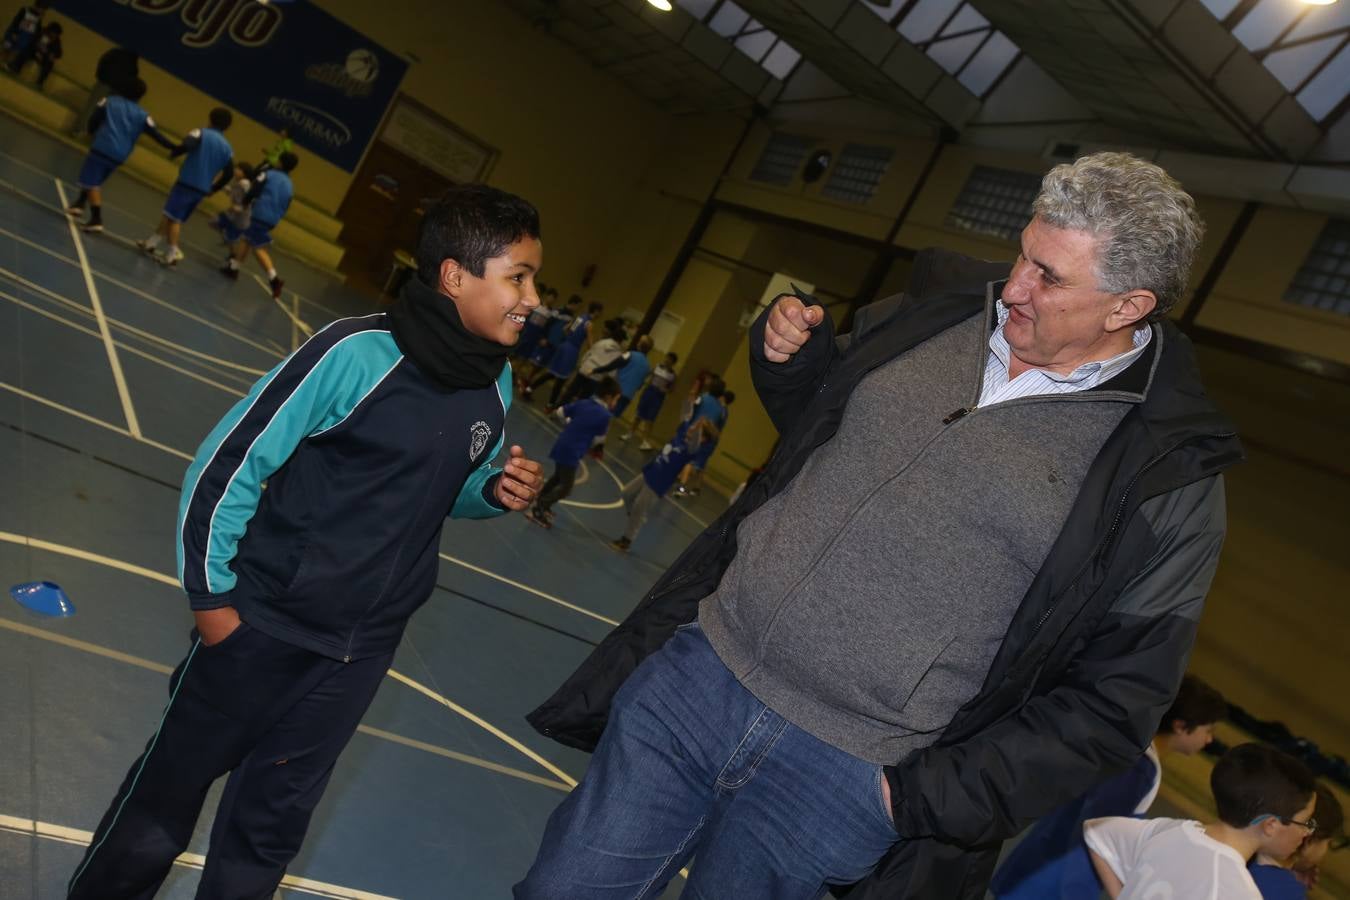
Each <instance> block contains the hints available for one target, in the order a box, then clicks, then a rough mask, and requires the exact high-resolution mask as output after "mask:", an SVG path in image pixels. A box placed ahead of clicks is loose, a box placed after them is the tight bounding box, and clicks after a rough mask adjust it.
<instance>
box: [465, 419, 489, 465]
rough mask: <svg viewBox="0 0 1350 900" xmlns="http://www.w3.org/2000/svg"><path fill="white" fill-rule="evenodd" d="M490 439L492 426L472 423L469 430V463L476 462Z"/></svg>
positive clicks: (484, 423)
mask: <svg viewBox="0 0 1350 900" xmlns="http://www.w3.org/2000/svg"><path fill="white" fill-rule="evenodd" d="M490 437H492V426H491V425H489V424H488V423H486V422H474V423H473V426H472V427H470V428H469V462H478V457H480V456H482V455H483V451H484V450H486V449H487V445H488V439H489V438H490Z"/></svg>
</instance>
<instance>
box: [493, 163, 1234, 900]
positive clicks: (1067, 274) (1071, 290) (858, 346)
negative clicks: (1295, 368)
mask: <svg viewBox="0 0 1350 900" xmlns="http://www.w3.org/2000/svg"><path fill="white" fill-rule="evenodd" d="M1034 210H1035V217H1034V218H1033V220H1032V222H1031V224H1030V225H1028V226H1027V228H1026V229H1025V230H1024V231H1023V233H1022V236H1021V252H1020V254H1019V256H1018V259H1017V262H1016V263H1015V264H1014V266H1013V268H1012V271H1011V272H1010V273H1009V272H1007V270H1006V268H1003V267H991V265H990V264H988V263H981V262H977V261H974V260H970V259H967V258H964V257H959V256H956V255H955V254H951V253H944V252H941V251H929V252H926V253H924V254H920V256H919V258H918V260H917V262H916V266H915V274H914V277H913V281H912V283H911V285H910V290H909V291H908V292H907V293H906V294H905V295H902V296H900V297H895V298H891V299H889V300H883V301H881V302H879V303H877V304H875V305H873V306H870V307H867V308H865V309H863V310H861V311H860V312H859V314H858V316H857V318H856V321H855V324H854V328H853V331H852V333H851V334H849V335H846V336H844V337H842V338H839V339H837V340H836V339H835V338H834V336H833V334H832V333H831V326H830V322H829V319H828V318H827V317H826V315H825V313H824V310H822V309H821V308H820V307H819V306H815V305H809V303H808V302H804V301H803V300H802V299H801V298H795V297H781V298H779V299H778V301H777V302H776V303H775V305H774V306H773V307H772V308H771V309H770V310H769V311H768V312H767V313H766V314H765V315H764V316H762V317H761V320H760V321H759V322H758V323H757V324H756V326H755V331H754V334H753V336H752V340H751V347H752V348H754V352H753V353H752V357H753V358H752V363H751V365H752V370H753V374H754V379H755V384H756V387H757V389H758V391H759V394H760V397H761V399H762V400H763V402H764V405H765V407H766V408H767V409H768V411H769V413H770V415H771V416H772V417H773V419H774V423H775V425H776V426H777V427H778V429H779V431H780V432H781V434H782V440H781V443H780V446H779V448H778V451H777V452H776V453H775V455H774V458H773V460H772V461H771V463H770V464H769V466H768V468H767V469H766V470H765V472H764V473H763V475H762V476H761V477H760V478H758V479H757V480H756V481H755V482H753V483H752V484H751V485H750V486H749V487H748V488H747V489H746V491H745V492H744V495H743V496H742V497H741V499H740V500H739V501H738V502H737V503H736V505H735V506H733V507H732V508H731V509H730V510H728V511H727V513H726V514H724V515H723V516H722V518H721V519H720V520H719V521H718V522H716V523H715V524H714V525H713V526H712V527H711V528H709V529H708V530H707V531H706V532H704V534H703V535H702V536H700V537H699V538H698V539H696V540H695V541H694V543H693V544H692V545H691V546H690V547H689V549H688V550H687V551H686V552H685V553H684V554H683V555H682V556H681V557H680V559H679V560H678V561H677V562H676V563H675V565H674V566H673V567H672V568H671V570H670V571H669V572H668V573H667V574H666V575H665V576H664V577H663V578H662V579H660V580H659V581H658V582H657V584H656V585H655V587H653V589H652V590H651V592H650V593H649V594H648V595H647V597H646V598H644V600H643V601H642V603H641V604H640V605H639V606H638V608H637V609H636V610H635V611H634V612H633V613H632V615H630V616H629V618H628V620H627V621H625V622H624V623H623V624H622V625H620V626H619V627H618V628H617V629H616V630H615V631H614V632H613V634H611V635H610V636H609V637H608V638H607V639H606V640H605V641H604V643H603V644H602V645H601V646H600V647H599V648H598V649H597V650H596V651H595V652H594V653H593V654H592V656H591V657H590V658H589V659H588V660H587V661H586V662H585V663H584V664H583V665H582V667H581V668H580V670H578V672H577V673H576V674H575V675H573V676H572V678H571V679H570V680H569V681H568V682H567V683H566V684H565V685H564V686H563V687H562V688H561V689H560V690H559V691H558V692H557V693H556V694H555V695H554V696H553V698H551V699H550V700H549V701H548V702H547V703H546V704H545V705H544V706H542V707H540V708H539V709H538V710H536V711H535V712H534V713H533V714H532V716H531V721H532V722H533V723H534V725H535V726H536V727H537V728H539V729H540V730H541V731H542V732H543V733H544V734H547V735H550V736H552V737H554V738H556V739H558V740H560V741H562V742H564V743H567V744H570V745H572V746H577V747H582V748H585V749H591V748H594V749H595V757H594V759H593V760H592V762H591V766H590V769H589V771H588V772H587V774H586V777H585V779H584V780H583V782H582V783H581V785H580V786H579V787H578V789H577V790H576V791H575V792H574V793H573V794H571V795H570V796H569V797H568V798H567V799H566V800H565V801H564V802H563V803H562V805H561V806H560V807H559V808H558V810H557V811H556V812H555V813H554V815H553V817H552V818H551V819H550V820H549V824H548V828H547V831H546V833H545V836H544V841H543V846H542V848H541V850H540V853H539V856H538V858H537V860H536V861H535V864H534V866H533V868H532V869H531V870H530V873H529V875H528V876H527V877H526V879H525V881H524V882H522V883H521V885H519V886H518V888H517V895H518V896H520V897H527V898H541V897H569V898H570V897H586V898H588V900H599V898H610V897H614V898H618V897H650V896H656V895H658V894H659V893H660V892H661V890H662V888H663V886H664V885H665V884H666V883H667V882H668V881H669V879H670V878H671V877H672V876H673V874H674V873H675V872H677V871H678V870H679V869H680V867H681V866H683V865H684V864H685V863H686V862H687V861H688V860H689V859H690V858H691V857H692V858H696V862H695V865H694V869H693V872H692V875H691V879H690V884H689V887H688V891H689V892H692V896H696V897H705V898H713V897H728V898H730V897H734V898H737V900H745V898H766V900H767V898H773V900H784V898H808V897H817V896H819V895H820V894H821V893H822V892H823V891H824V890H825V889H826V887H827V886H829V885H836V884H848V883H851V882H856V881H859V880H862V881H863V883H862V884H861V885H860V886H859V887H858V888H856V889H855V891H854V894H853V896H859V897H865V898H882V897H884V898H941V900H951V898H979V897H983V895H984V890H985V884H986V883H987V881H988V877H989V873H990V871H991V869H992V867H993V864H994V861H995V859H996V857H997V854H998V846H999V842H1000V841H1001V840H1003V839H1004V838H1007V837H1010V836H1011V835H1013V834H1015V833H1016V832H1017V831H1018V830H1019V829H1020V828H1021V827H1023V826H1024V825H1025V824H1027V823H1028V822H1029V821H1031V820H1033V819H1035V818H1036V817H1038V816H1040V815H1042V814H1044V813H1046V812H1048V811H1049V810H1051V809H1053V808H1054V807H1055V806H1057V805H1058V804H1060V803H1062V802H1063V801H1065V800H1068V799H1070V798H1071V797H1074V796H1076V795H1077V794H1080V793H1082V792H1083V791H1084V790H1086V789H1087V788H1088V787H1090V786H1091V785H1092V784H1093V783H1095V782H1097V781H1098V780H1100V779H1102V778H1105V777H1107V776H1108V775H1110V774H1112V773H1113V772H1115V771H1118V770H1120V769H1122V768H1124V767H1126V766H1128V765H1129V764H1130V763H1132V762H1133V761H1134V760H1135V759H1136V758H1137V757H1138V756H1139V754H1140V753H1142V752H1143V750H1144V748H1145V746H1146V745H1147V744H1148V742H1149V739H1150V737H1151V736H1152V735H1153V733H1154V731H1155V730H1156V726H1157V723H1158V719H1159V717H1160V716H1161V715H1162V713H1163V711H1164V710H1165V709H1166V708H1167V706H1168V704H1169V702H1170V701H1171V699H1172V697H1173V694H1174V692H1175V691H1176V689H1177V686H1178V685H1179V683H1180V681H1181V676H1182V673H1183V671H1184V670H1185V667H1186V659H1187V656H1188V654H1189V652H1190V648H1191V644H1192V641H1193V639H1194V637H1195V631H1196V625H1197V621H1198V619H1199V615H1200V610H1201V606H1202V604H1203V600H1204V596H1205V593H1206V591H1207V589H1208V587H1209V583H1210V580H1211V578H1212V576H1213V574H1214V569H1215V567H1216V565H1217V561H1218V555H1219V548H1220V545H1221V544H1222V541H1223V535H1224V527H1225V526H1224V500H1223V487H1222V480H1221V477H1220V472H1222V471H1223V469H1225V468H1226V467H1228V466H1229V465H1231V464H1233V463H1235V462H1237V461H1238V460H1239V459H1240V458H1241V453H1242V451H1241V448H1240V446H1239V444H1238V442H1237V440H1236V437H1235V435H1234V431H1233V427H1232V425H1230V424H1229V423H1228V422H1227V421H1226V420H1225V419H1224V418H1223V417H1222V416H1220V415H1219V413H1218V412H1217V411H1216V410H1215V409H1214V408H1213V406H1211V405H1210V403H1209V401H1208V400H1207V399H1206V398H1205V395H1204V390H1203V388H1202V387H1201V384H1200V380H1199V376H1198V373H1197V372H1196V367H1195V362H1194V359H1193V357H1192V354H1191V351H1190V347H1189V344H1188V342H1187V341H1186V339H1185V338H1184V337H1183V336H1182V335H1181V334H1180V333H1179V332H1178V331H1177V330H1176V328H1174V327H1173V326H1172V325H1171V324H1170V323H1169V322H1168V321H1167V319H1166V318H1165V315H1166V313H1167V311H1168V310H1169V309H1170V308H1171V307H1172V306H1173V305H1174V304H1175V303H1176V301H1177V300H1178V299H1179V298H1180V297H1181V295H1182V292H1183V291H1184V289H1185V286H1186V281H1187V276H1188V273H1189V270H1190V266H1191V261H1192V259H1193V258H1194V254H1195V249H1196V246H1197V245H1198V244H1199V242H1200V238H1201V234H1202V227H1203V226H1202V225H1201V223H1200V220H1199V217H1198V216H1197V215H1196V212H1195V206H1194V202H1193V201H1192V199H1191V198H1190V196H1189V195H1187V194H1186V193H1185V192H1184V191H1183V190H1182V189H1181V187H1180V185H1178V184H1177V182H1176V181H1174V180H1173V179H1171V178H1170V177H1168V176H1167V174H1166V173H1165V172H1163V171H1162V170H1161V169H1159V168H1158V167H1156V166H1154V165H1151V164H1149V163H1146V162H1143V161H1141V160H1138V159H1134V158H1132V157H1130V156H1128V155H1124V154H1114V153H1104V154H1097V155H1095V156H1090V157H1086V158H1084V159H1080V160H1078V161H1077V162H1076V163H1073V164H1072V165H1063V166H1059V167H1057V168H1055V169H1054V170H1052V171H1051V172H1050V173H1049V175H1047V176H1046V178H1045V180H1044V182H1043V184H1042V188H1041V192H1040V195H1039V196H1038V197H1037V199H1036V202H1035V205H1034ZM808 300H809V298H808ZM672 634H673V637H672ZM639 663H641V665H638V664H639ZM620 685H622V690H619V687H620ZM616 692H617V693H616ZM597 742H598V746H597Z"/></svg>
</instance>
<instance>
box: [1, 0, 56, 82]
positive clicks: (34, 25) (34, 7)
mask: <svg viewBox="0 0 1350 900" xmlns="http://www.w3.org/2000/svg"><path fill="white" fill-rule="evenodd" d="M49 5H50V3H49V0H38V2H37V3H33V4H29V5H28V6H20V7H19V11H18V12H16V13H15V14H14V18H13V19H11V20H10V22H9V27H8V28H6V29H5V36H4V38H3V39H0V49H3V50H4V52H5V53H8V54H13V55H14V57H18V56H20V55H21V54H23V53H24V52H25V51H26V50H27V49H28V48H29V47H31V46H32V45H33V42H34V41H36V40H37V36H38V32H39V31H40V30H41V29H42V17H43V15H44V14H46V12H47V7H48V6H49ZM15 71H17V70H15Z"/></svg>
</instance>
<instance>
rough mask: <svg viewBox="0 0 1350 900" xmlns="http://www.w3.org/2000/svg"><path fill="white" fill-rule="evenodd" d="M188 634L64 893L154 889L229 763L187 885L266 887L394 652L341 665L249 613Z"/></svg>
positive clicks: (223, 899)
mask: <svg viewBox="0 0 1350 900" xmlns="http://www.w3.org/2000/svg"><path fill="white" fill-rule="evenodd" d="M193 638H194V640H193V644H192V648H191V649H190V650H189V651H188V654H187V657H186V658H185V659H184V660H183V661H182V662H181V663H179V664H178V668H177V669H175V670H174V672H173V675H172V676H171V677H170V679H169V703H168V706H166V707H165V709H164V713H163V718H162V719H161V721H160V724H159V727H158V729H157V730H156V732H155V734H154V735H153V736H152V737H151V738H150V742H149V743H148V744H147V745H146V748H145V752H144V753H143V754H141V757H140V758H139V759H137V760H136V762H135V763H133V764H132V766H131V770H130V771H129V772H128V773H127V776H126V778H125V779H124V780H123V782H122V786H121V787H120V788H118V790H117V795H116V796H115V797H114V798H113V801H112V805H111V806H109V808H108V811H107V812H106V813H104V815H103V820H102V821H101V822H99V824H98V829H97V830H96V831H95V832H94V837H93V840H92V841H91V842H90V844H89V848H88V849H87V850H86V851H85V854H84V858H83V859H82V860H80V864H79V866H78V867H76V869H75V872H74V874H73V875H72V877H71V881H70V891H69V896H70V897H71V898H79V900H85V898H88V900H95V898H97V900H131V898H136V900H149V898H151V897H153V896H154V895H155V891H156V890H158V889H159V886H160V883H161V882H163V881H164V879H165V877H166V876H167V875H168V873H169V869H170V867H171V866H172V865H173V860H174V857H176V856H178V854H179V853H182V852H183V851H184V850H186V849H187V846H188V842H189V840H191V838H192V830H193V826H194V825H195V824H196V821H197V817H198V815H199V813H200V812H201V808H202V802H203V800H204V799H205V798H206V792H207V789H208V788H210V786H211V783H212V782H213V781H215V780H216V779H217V778H219V777H220V776H221V775H224V774H225V773H227V772H228V773H230V777H229V780H228V781H227V782H226V784H225V793H224V795H223V796H222V797H221V798H220V807H219V809H218V810H217V811H216V818H215V825H214V827H213V828H212V829H211V840H210V847H209V849H208V851H207V855H206V868H205V870H204V871H203V872H202V877H201V886H200V887H199V888H198V891H197V897H198V898H199V900H227V898H228V900H244V898H260V900H267V898H271V897H272V895H273V892H274V891H275V890H276V886H277V883H278V882H279V881H280V880H281V878H282V876H283V875H284V874H285V872H286V866H287V864H289V863H290V861H291V860H292V859H293V858H294V857H295V854H296V853H297V852H299V850H300V845H301V843H302V842H303V841H304V837H305V830H306V829H307V828H308V827H309V820H310V816H311V815H312V814H313V812H314V807H315V806H316V805H317V804H318V802H319V798H320V797H321V796H323V791H324V788H325V787H327V785H328V779H329V777H330V776H331V775H332V774H333V765H334V763H335V762H336V761H337V758H338V755H339V754H340V753H341V752H342V749H343V747H345V746H346V745H347V741H348V740H350V739H351V736H352V734H353V733H354V732H355V731H356V726H357V725H358V724H359V723H360V721H361V717H362V715H364V714H365V711H366V709H367V707H369V706H370V703H371V701H372V700H373V699H374V697H375V691H376V690H377V689H378V688H379V686H380V681H381V679H382V678H383V677H384V674H385V672H386V671H388V669H389V666H390V664H391V663H392V661H393V653H388V654H385V655H383V656H378V657H371V658H368V659H360V660H356V661H355V662H351V663H342V662H339V661H338V660H334V659H330V658H328V657H325V656H320V655H318V654H316V653H313V652H311V651H309V650H304V649H301V648H300V647H296V646H294V645H292V644H288V643H285V642H283V641H280V640H277V639H276V638H273V637H270V636H268V635H266V634H264V633H263V632H261V631H258V630H257V629H254V628H251V627H249V625H248V624H247V623H244V624H241V625H240V626H239V628H238V629H236V630H235V631H233V632H231V633H230V635H229V636H228V637H226V638H225V639H224V640H223V641H221V642H219V643H217V644H214V645H212V646H209V647H207V646H204V645H203V644H202V643H201V641H200V640H199V639H197V637H196V634H195V633H194V635H193Z"/></svg>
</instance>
